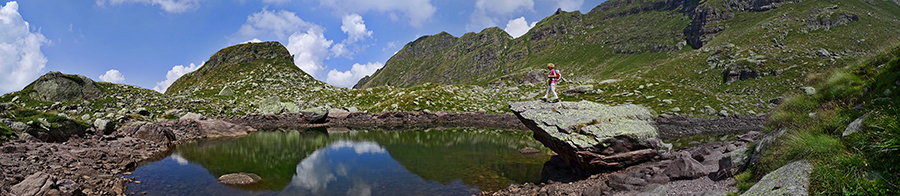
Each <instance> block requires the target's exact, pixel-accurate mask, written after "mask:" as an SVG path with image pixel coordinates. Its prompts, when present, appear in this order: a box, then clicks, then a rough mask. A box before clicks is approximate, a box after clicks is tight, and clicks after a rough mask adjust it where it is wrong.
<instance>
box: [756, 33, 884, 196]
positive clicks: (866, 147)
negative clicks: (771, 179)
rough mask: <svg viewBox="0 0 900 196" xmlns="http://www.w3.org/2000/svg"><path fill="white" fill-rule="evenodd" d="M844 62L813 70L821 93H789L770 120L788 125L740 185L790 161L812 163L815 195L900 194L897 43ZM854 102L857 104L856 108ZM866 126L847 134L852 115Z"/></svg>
mask: <svg viewBox="0 0 900 196" xmlns="http://www.w3.org/2000/svg"><path fill="white" fill-rule="evenodd" d="M850 64H851V65H850V66H848V67H845V68H836V69H833V70H831V71H825V72H819V73H813V74H810V76H809V77H808V78H809V80H810V81H809V83H810V84H812V85H813V86H814V87H816V88H817V89H819V90H818V93H816V94H815V95H812V96H809V95H806V94H791V95H789V98H787V100H786V101H785V103H783V104H781V105H780V106H779V107H778V109H777V110H776V111H775V112H774V113H773V115H772V116H771V118H770V120H769V125H768V126H769V127H770V128H771V129H781V128H784V129H787V130H788V131H787V132H786V133H785V135H784V136H782V137H781V138H780V140H779V141H777V144H776V145H775V146H774V147H773V148H770V150H768V151H765V152H763V155H764V157H763V158H761V162H760V163H758V164H756V165H754V166H753V167H752V168H751V169H750V170H749V171H748V172H747V173H746V174H743V175H741V176H744V177H743V178H739V187H744V188H749V187H750V185H752V183H753V181H754V180H758V179H760V178H761V177H762V176H763V175H765V174H766V173H768V172H771V171H774V170H775V169H777V168H778V167H781V166H782V165H785V164H787V163H789V162H790V161H793V160H799V159H807V160H809V161H811V162H812V163H813V164H814V166H815V167H814V169H813V172H812V175H811V180H810V181H811V182H810V189H809V191H810V194H813V195H897V194H900V192H898V191H900V170H898V169H900V167H897V164H896V163H897V162H898V161H900V139H898V138H900V123H898V119H900V118H898V117H900V108H898V106H900V102H898V100H900V93H898V90H900V47H896V48H892V49H889V50H886V52H883V53H881V54H880V55H877V56H875V57H874V58H871V59H868V60H862V61H858V62H853V63H850ZM854 108H856V109H854ZM866 114H868V116H867V117H866V118H864V121H863V122H864V123H863V124H862V126H861V128H862V129H861V130H860V131H858V132H856V133H853V134H850V135H848V136H846V137H843V136H842V135H843V132H844V131H845V130H846V128H847V127H848V126H849V124H850V123H851V122H853V121H854V120H855V119H857V118H860V117H862V116H863V115H866Z"/></svg>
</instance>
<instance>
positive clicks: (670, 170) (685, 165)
mask: <svg viewBox="0 0 900 196" xmlns="http://www.w3.org/2000/svg"><path fill="white" fill-rule="evenodd" d="M708 173H709V172H706V171H705V169H704V168H703V165H702V164H700V162H698V161H697V160H694V158H691V154H690V153H683V154H681V155H678V156H677V157H676V158H675V160H673V161H672V163H670V164H669V166H668V167H666V170H665V171H663V174H666V176H669V178H670V179H675V180H677V179H696V178H700V177H703V176H706V174H708Z"/></svg>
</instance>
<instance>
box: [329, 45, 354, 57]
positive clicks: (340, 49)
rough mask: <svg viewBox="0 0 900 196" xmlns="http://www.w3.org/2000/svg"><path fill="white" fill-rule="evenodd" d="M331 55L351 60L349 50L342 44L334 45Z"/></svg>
mask: <svg viewBox="0 0 900 196" xmlns="http://www.w3.org/2000/svg"><path fill="white" fill-rule="evenodd" d="M331 53H333V54H334V56H336V57H347V58H349V59H352V55H353V53H352V52H350V50H347V45H344V43H337V44H334V46H332V47H331Z"/></svg>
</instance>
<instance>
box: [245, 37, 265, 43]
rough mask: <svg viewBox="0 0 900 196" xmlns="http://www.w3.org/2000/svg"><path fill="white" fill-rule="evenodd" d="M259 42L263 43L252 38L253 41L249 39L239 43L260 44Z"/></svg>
mask: <svg viewBox="0 0 900 196" xmlns="http://www.w3.org/2000/svg"><path fill="white" fill-rule="evenodd" d="M261 42H263V41H262V40H259V39H257V38H253V39H251V40H247V41H245V42H241V43H242V44H246V43H261Z"/></svg>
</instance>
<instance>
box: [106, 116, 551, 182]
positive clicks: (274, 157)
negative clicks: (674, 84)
mask: <svg viewBox="0 0 900 196" xmlns="http://www.w3.org/2000/svg"><path fill="white" fill-rule="evenodd" d="M525 147H531V148H535V149H538V150H539V151H540V152H539V153H532V154H522V153H520V152H519V150H520V149H523V148H525ZM169 153H171V154H169V155H167V156H166V155H162V156H161V157H165V158H163V159H161V160H158V161H154V162H149V163H146V164H142V165H140V166H138V167H137V168H135V170H134V171H132V175H125V176H123V177H127V178H131V177H134V180H135V182H132V183H129V184H128V190H127V191H126V193H134V194H138V195H141V194H145V195H473V194H478V193H480V192H481V191H485V190H488V191H493V190H499V189H502V188H506V187H508V186H509V185H511V184H522V183H525V182H537V181H539V180H540V179H541V172H542V168H543V166H544V163H545V162H547V161H548V160H550V154H552V151H551V150H549V149H548V148H546V147H544V146H543V145H542V144H541V143H540V142H538V141H537V140H535V139H534V138H532V135H531V132H530V131H518V130H496V129H469V128H450V129H428V130H402V131H382V130H363V131H346V130H345V131H327V130H326V129H324V128H322V129H313V130H305V131H296V130H292V131H261V132H255V133H251V134H249V135H247V136H245V137H241V138H229V139H213V140H201V141H194V142H190V143H186V144H181V145H177V146H175V147H174V148H173V150H171V151H170V152H169ZM241 172H243V173H253V174H257V175H258V176H259V177H260V178H261V180H260V181H259V182H258V183H255V184H252V185H241V186H231V185H225V184H222V183H219V182H218V181H217V178H218V177H219V176H222V175H225V174H230V173H241Z"/></svg>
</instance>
